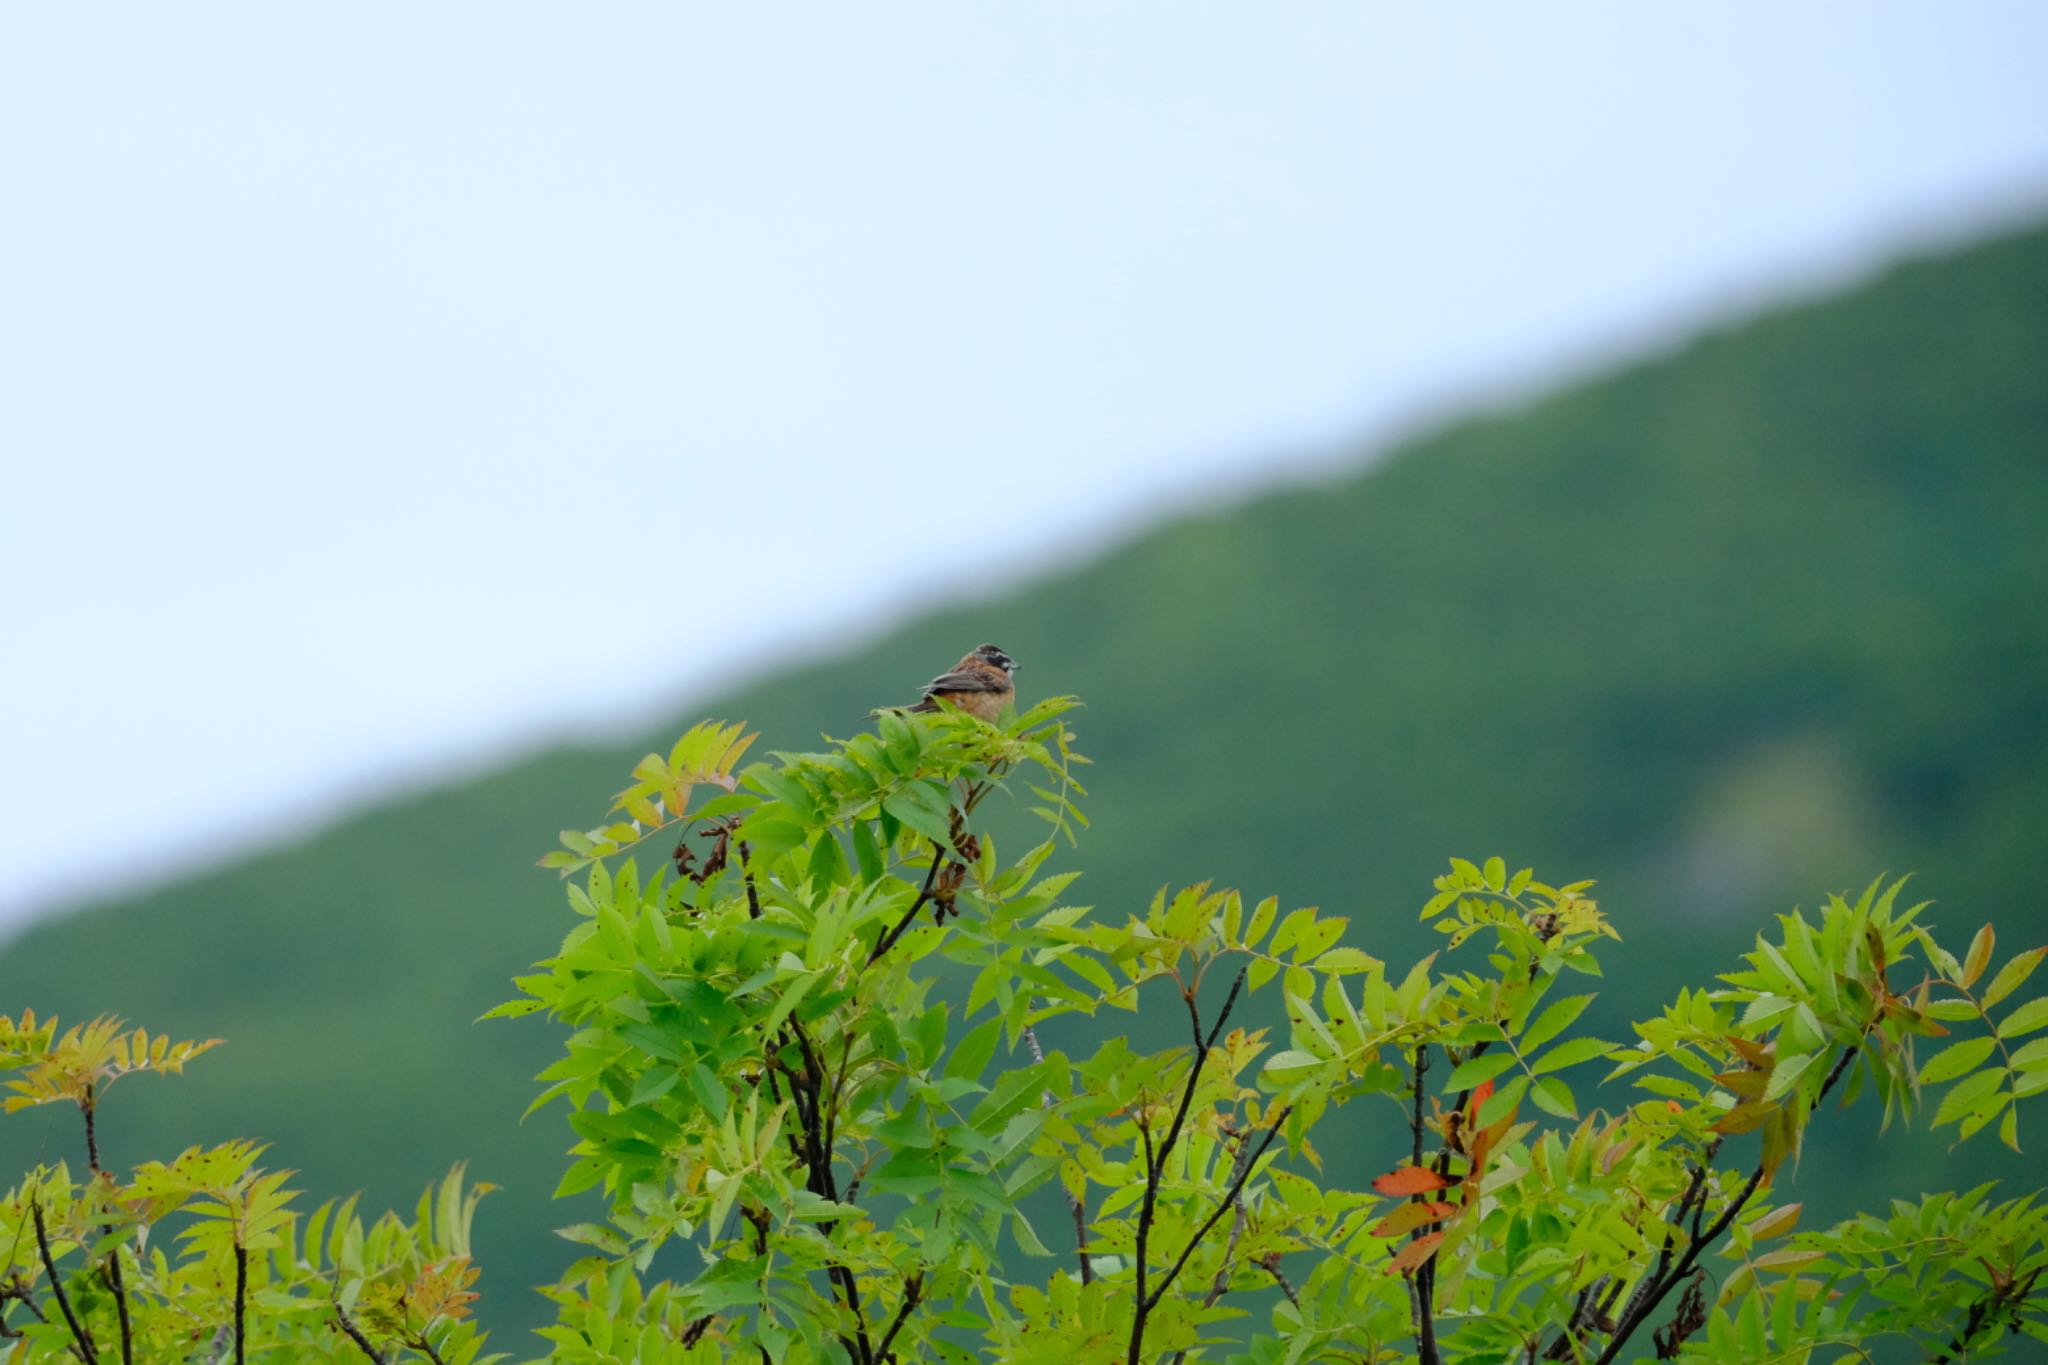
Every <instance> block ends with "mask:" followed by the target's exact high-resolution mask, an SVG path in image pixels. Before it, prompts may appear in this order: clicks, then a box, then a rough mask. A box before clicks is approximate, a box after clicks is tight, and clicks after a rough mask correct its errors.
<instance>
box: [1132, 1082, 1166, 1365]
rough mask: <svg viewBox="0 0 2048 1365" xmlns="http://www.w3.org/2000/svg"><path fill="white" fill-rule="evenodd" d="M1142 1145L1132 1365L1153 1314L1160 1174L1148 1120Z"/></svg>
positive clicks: (1140, 1122) (1141, 1130) (1140, 1133)
mask: <svg viewBox="0 0 2048 1365" xmlns="http://www.w3.org/2000/svg"><path fill="white" fill-rule="evenodd" d="M1138 1141H1139V1142H1141V1143H1143V1144H1144V1147H1145V1207H1144V1209H1143V1211H1142V1212H1141V1213H1140V1214H1139V1215H1138V1254H1137V1256H1136V1258H1135V1262H1136V1266H1135V1269H1136V1278H1137V1285H1138V1292H1137V1297H1136V1298H1134V1299H1133V1300H1132V1301H1131V1351H1130V1356H1129V1360H1128V1365H1140V1362H1139V1357H1138V1351H1139V1348H1141V1347H1142V1346H1143V1345H1144V1344H1145V1316H1146V1314H1148V1313H1150V1312H1151V1311H1152V1305H1151V1302H1150V1301H1149V1300H1148V1299H1147V1298H1146V1297H1145V1242H1146V1239H1147V1238H1149V1237H1150V1236H1151V1235H1152V1201H1153V1200H1154V1199H1155V1198H1156V1197H1157V1196H1158V1193H1159V1182H1158V1180H1157V1179H1156V1178H1155V1175H1154V1172H1156V1171H1157V1170H1158V1166H1157V1164H1156V1163H1155V1162H1154V1161H1153V1150H1152V1130H1151V1129H1150V1128H1149V1127H1147V1126H1146V1124H1145V1120H1144V1117H1143V1116H1142V1115H1140V1117H1139V1119H1138Z"/></svg>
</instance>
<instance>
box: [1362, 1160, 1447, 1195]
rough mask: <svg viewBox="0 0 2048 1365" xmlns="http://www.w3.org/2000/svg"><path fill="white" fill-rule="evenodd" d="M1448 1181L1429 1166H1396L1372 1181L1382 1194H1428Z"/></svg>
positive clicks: (1373, 1185)
mask: <svg viewBox="0 0 2048 1365" xmlns="http://www.w3.org/2000/svg"><path fill="white" fill-rule="evenodd" d="M1447 1183H1448V1182H1447V1181H1445V1179H1444V1178H1443V1177H1442V1176H1440V1175H1438V1174H1437V1173H1436V1172H1435V1171H1432V1170H1430V1169H1429V1167H1427V1166H1396V1167H1395V1168H1394V1169H1393V1170H1391V1171H1388V1172H1387V1173H1386V1174H1385V1175H1383V1176H1381V1177H1379V1178H1378V1179H1377V1180H1375V1181H1373V1182H1372V1187H1373V1188H1374V1189H1376V1190H1378V1191H1379V1192H1380V1193H1381V1194H1395V1195H1399V1194H1427V1193H1429V1191H1431V1190H1440V1189H1442V1188H1443V1187H1444V1186H1445V1184H1447Z"/></svg>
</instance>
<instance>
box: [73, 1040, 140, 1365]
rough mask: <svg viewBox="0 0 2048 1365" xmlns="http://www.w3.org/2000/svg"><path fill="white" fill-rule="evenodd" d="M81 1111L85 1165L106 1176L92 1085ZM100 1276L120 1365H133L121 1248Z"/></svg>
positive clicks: (107, 1228)
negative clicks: (116, 1323)
mask: <svg viewBox="0 0 2048 1365" xmlns="http://www.w3.org/2000/svg"><path fill="white" fill-rule="evenodd" d="M78 1111H79V1113H80V1114H81V1115H82V1116H83V1117H84V1119H85V1163H86V1165H88V1166H90V1167H91V1168H92V1173H93V1175H94V1176H95V1177H99V1176H104V1175H105V1174H106V1173H107V1172H106V1168H105V1167H104V1166H102V1165H100V1137H99V1125H98V1123H97V1121H96V1120H97V1115H98V1113H99V1094H98V1091H97V1089H96V1087H95V1086H94V1085H93V1084H92V1082H90V1081H88V1082H86V1086H85V1093H84V1095H82V1096H81V1097H80V1098H79V1101H78ZM113 1231H114V1224H113V1222H112V1221H111V1220H109V1221H108V1222H106V1223H102V1224H101V1225H100V1235H101V1236H102V1237H107V1236H111V1235H112V1234H113ZM100 1273H101V1275H102V1276H103V1277H104V1278H105V1280H106V1282H107V1289H108V1291H109V1292H110V1293H112V1294H113V1296H114V1311H115V1314H116V1316H117V1317H118V1318H119V1319H120V1322H121V1365H131V1362H132V1361H133V1360H134V1358H135V1333H134V1328H133V1326H132V1325H131V1324H130V1322H129V1320H128V1286H127V1284H126V1283H125V1281H124V1280H123V1277H122V1274H121V1248H120V1247H119V1246H118V1245H116V1246H114V1247H113V1248H112V1249H110V1250H109V1251H108V1252H107V1263H106V1265H105V1266H104V1267H102V1268H101V1271H100Z"/></svg>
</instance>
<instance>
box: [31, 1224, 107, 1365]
mask: <svg viewBox="0 0 2048 1365" xmlns="http://www.w3.org/2000/svg"><path fill="white" fill-rule="evenodd" d="M28 1208H29V1214H30V1216H31V1217H33V1218H34V1219H35V1224H36V1250H38V1251H40V1252H41V1253H42V1254H43V1269H44V1270H45V1271H46V1272H48V1274H49V1276H50V1292H51V1293H52V1294H54V1295H56V1296H57V1307H58V1308H60V1309H62V1310H63V1312H64V1322H65V1324H66V1325H67V1326H68V1327H70V1328H71V1340H72V1342H73V1343H74V1345H73V1346H72V1350H73V1352H74V1353H75V1354H76V1355H77V1356H78V1358H79V1359H80V1360H83V1361H85V1362H86V1365H98V1361H99V1358H100V1353H99V1348H98V1347H96V1346H94V1345H93V1340H92V1333H90V1332H88V1331H86V1329H85V1328H84V1326H82V1325H81V1324H80V1323H79V1321H78V1314H76V1313H74V1312H72V1311H71V1298H70V1296H69V1295H67V1294H66V1293H65V1292H64V1281H63V1280H62V1279H60V1278H59V1277H58V1275H57V1258H56V1257H54V1256H52V1255H51V1254H50V1230H49V1228H47V1227H46V1226H44V1224H43V1201H42V1200H41V1199H31V1200H29V1201H28Z"/></svg>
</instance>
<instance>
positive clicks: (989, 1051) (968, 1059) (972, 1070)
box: [945, 1015, 1003, 1080]
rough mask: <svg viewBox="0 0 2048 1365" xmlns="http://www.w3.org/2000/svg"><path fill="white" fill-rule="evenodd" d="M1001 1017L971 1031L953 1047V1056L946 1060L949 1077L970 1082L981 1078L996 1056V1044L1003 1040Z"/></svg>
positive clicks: (946, 1072)
mask: <svg viewBox="0 0 2048 1365" xmlns="http://www.w3.org/2000/svg"><path fill="white" fill-rule="evenodd" d="M1002 1034H1003V1021H1002V1018H1001V1016H1000V1015H999V1016H997V1017H996V1018H994V1019H990V1020H988V1021H987V1022H985V1023H982V1024H980V1025H977V1026H976V1027H974V1028H972V1029H969V1030H968V1032H967V1036H966V1037H964V1038H962V1039H961V1040H960V1041H959V1042H958V1043H955V1044H954V1045H953V1055H952V1056H950V1057H948V1058H947V1059H946V1071H945V1074H946V1075H948V1076H961V1077H965V1078H966V1079H968V1080H977V1079H979V1078H980V1076H981V1073H982V1071H983V1069H984V1068H986V1067H987V1066H988V1063H989V1059H990V1058H991V1057H993V1056H995V1053H996V1043H997V1042H998V1041H999V1040H1000V1039H1001V1038H1002Z"/></svg>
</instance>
